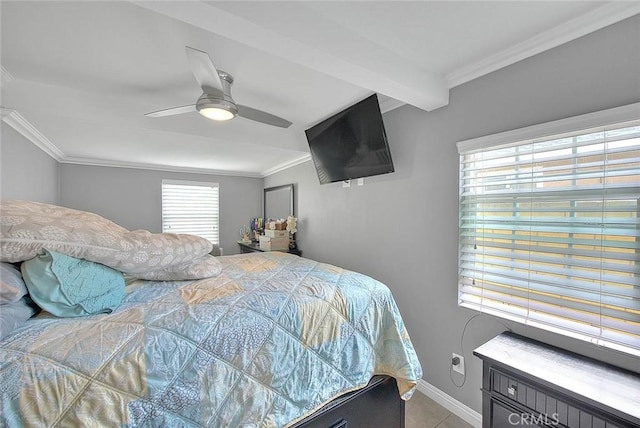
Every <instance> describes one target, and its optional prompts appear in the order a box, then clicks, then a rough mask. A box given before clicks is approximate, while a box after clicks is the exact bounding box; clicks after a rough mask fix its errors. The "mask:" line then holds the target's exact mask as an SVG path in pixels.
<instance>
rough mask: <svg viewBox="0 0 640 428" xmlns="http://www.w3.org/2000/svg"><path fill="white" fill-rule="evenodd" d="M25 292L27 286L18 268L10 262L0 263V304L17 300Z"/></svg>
mask: <svg viewBox="0 0 640 428" xmlns="http://www.w3.org/2000/svg"><path fill="white" fill-rule="evenodd" d="M25 294H27V286H26V285H25V283H24V280H23V279H22V273H21V272H20V269H18V268H17V267H15V266H14V265H12V264H11V263H0V304H2V305H6V304H8V303H14V302H17V301H18V300H20V298H22V296H24V295H25Z"/></svg>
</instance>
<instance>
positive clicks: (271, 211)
mask: <svg viewBox="0 0 640 428" xmlns="http://www.w3.org/2000/svg"><path fill="white" fill-rule="evenodd" d="M290 215H291V216H294V217H295V215H296V213H295V210H294V208H293V184H285V185H282V186H276V187H268V188H266V189H264V219H265V221H266V220H268V219H280V218H285V219H286V218H287V217H288V216H290Z"/></svg>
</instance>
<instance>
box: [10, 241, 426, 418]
mask: <svg viewBox="0 0 640 428" xmlns="http://www.w3.org/2000/svg"><path fill="white" fill-rule="evenodd" d="M218 259H219V261H220V262H221V264H222V266H223V269H222V273H221V274H220V275H219V276H217V277H215V278H210V279H204V280H198V281H173V282H172V281H157V282H153V281H135V282H133V283H131V284H130V285H128V286H127V293H126V296H125V298H124V300H123V303H122V304H121V305H120V307H119V308H118V309H117V310H116V311H114V312H113V313H111V314H100V315H93V316H87V317H82V318H79V319H69V318H56V317H54V316H52V315H50V314H47V313H41V314H40V315H38V316H37V317H35V318H32V319H31V320H29V321H28V322H27V323H25V324H24V326H23V327H21V328H19V329H18V330H16V331H14V332H13V333H12V334H10V335H9V336H8V337H6V338H5V339H4V340H2V341H1V342H0V393H1V394H2V408H1V409H0V410H1V416H0V423H1V425H2V426H8V427H14V426H16V427H17V426H38V427H42V426H54V425H55V426H73V427H78V426H127V427H138V426H158V427H168V426H171V427H233V426H243V427H281V426H287V425H290V424H292V423H294V422H296V421H298V420H300V419H302V418H304V417H305V416H307V415H309V414H311V413H313V412H314V411H315V410H316V409H319V408H320V407H322V406H323V405H324V404H326V403H327V402H328V401H329V400H331V399H333V398H335V397H338V396H340V395H341V394H344V393H346V392H349V391H353V390H356V389H358V388H361V387H363V386H365V385H367V383H368V381H369V379H370V378H371V377H372V376H373V375H376V374H384V375H389V376H393V377H395V378H396V379H397V383H398V389H399V391H398V393H399V394H400V395H401V396H402V397H403V398H405V399H407V398H409V397H410V396H411V394H412V393H413V391H414V389H415V386H416V384H417V381H418V380H419V379H420V378H421V376H422V369H421V367H420V364H419V362H418V359H417V357H416V353H415V351H414V348H413V346H412V344H411V341H410V338H409V336H408V334H407V331H406V328H405V326H404V324H403V321H402V318H401V316H400V313H399V311H398V308H397V306H396V303H395V302H394V300H393V297H392V295H391V292H390V291H389V288H387V287H386V286H385V285H384V284H382V283H380V282H378V281H376V280H374V279H372V278H370V277H368V276H365V275H362V274H359V273H356V272H352V271H348V270H344V269H341V268H338V267H336V266H332V265H328V264H323V263H319V262H316V261H313V260H309V259H304V258H300V257H297V256H294V255H290V254H286V253H279V252H269V253H251V254H242V255H235V256H225V257H218Z"/></svg>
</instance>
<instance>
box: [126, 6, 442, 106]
mask: <svg viewBox="0 0 640 428" xmlns="http://www.w3.org/2000/svg"><path fill="white" fill-rule="evenodd" d="M132 3H133V4H135V5H137V6H140V7H143V8H145V9H148V10H152V11H154V12H157V13H160V14H162V15H165V16H168V17H170V18H173V19H176V20H179V21H182V22H185V23H188V24H190V25H193V26H196V27H198V28H201V29H203V30H206V31H209V32H211V33H214V34H217V35H220V36H223V37H226V38H229V39H232V40H235V41H237V42H239V43H242V44H245V45H247V46H250V47H253V48H255V49H258V50H261V51H263V52H267V53H269V54H272V55H275V56H278V57H280V58H283V59H285V60H287V61H289V62H292V63H295V64H298V65H302V66H304V67H307V68H310V69H312V70H316V71H318V72H321V73H324V74H327V75H330V76H332V77H334V78H337V79H341V80H344V81H346V82H349V83H351V84H353V85H356V86H359V87H362V88H365V89H368V90H371V91H373V92H377V93H380V94H384V95H386V96H388V97H391V98H395V99H396V100H399V101H402V102H404V103H407V104H410V105H413V106H415V107H418V108H420V109H423V110H426V111H430V110H434V109H437V108H440V107H443V106H446V105H447V104H448V103H449V89H448V87H447V85H446V82H445V79H444V77H443V76H439V75H435V74H433V73H428V72H423V71H413V72H411V73H405V74H404V75H403V76H402V79H399V78H398V77H397V76H395V75H388V74H382V73H381V72H380V70H379V69H374V67H364V66H362V65H359V64H356V63H355V62H354V61H349V60H346V59H344V58H340V57H337V56H335V55H332V54H331V53H328V52H325V51H322V50H319V49H317V48H315V47H313V46H310V45H308V44H305V43H302V42H300V41H298V40H294V39H293V38H290V37H286V36H284V35H282V34H279V33H277V32H275V31H273V30H271V29H269V28H266V27H264V26H261V25H258V24H256V23H254V22H251V21H249V20H247V19H245V18H242V17H240V16H237V15H234V14H232V13H229V12H227V11H225V10H222V9H220V8H217V7H216V6H215V2H213V3H204V2H200V1H189V2H165V1H162V2H149V1H132ZM381 68H382V67H381Z"/></svg>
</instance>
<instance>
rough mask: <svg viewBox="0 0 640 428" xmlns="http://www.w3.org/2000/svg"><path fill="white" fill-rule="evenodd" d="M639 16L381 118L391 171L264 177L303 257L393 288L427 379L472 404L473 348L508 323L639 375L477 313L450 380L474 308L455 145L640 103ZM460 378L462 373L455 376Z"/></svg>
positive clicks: (475, 382)
mask: <svg viewBox="0 0 640 428" xmlns="http://www.w3.org/2000/svg"><path fill="white" fill-rule="evenodd" d="M639 53H640V16H636V17H634V18H631V19H628V20H626V21H623V22H621V23H618V24H616V25H615V26H612V27H608V28H605V29H603V30H600V31H598V32H596V33H593V34H590V35H588V36H585V37H583V38H581V39H578V40H575V41H573V42H571V43H568V44H566V45H563V46H560V47H558V48H556V49H553V50H551V51H548V52H545V53H542V54H539V55H537V56H535V57H532V58H529V59H527V60H523V61H521V62H519V63H517V64H514V65H512V66H510V67H507V68H505V69H502V70H499V71H497V72H494V73H491V74H489V75H486V76H484V77H482V78H479V79H476V80H474V81H471V82H469V83H467V84H464V85H461V86H459V87H456V88H454V89H453V90H452V91H451V98H450V104H449V105H448V106H447V107H444V108H441V109H438V110H436V111H433V112H429V113H427V112H424V111H420V110H418V109H415V108H412V107H410V106H405V107H401V108H399V109H396V110H393V111H391V112H389V113H387V114H386V115H385V117H384V121H385V126H386V130H387V135H388V139H389V144H390V147H391V151H392V156H393V160H394V164H395V168H396V172H395V173H393V174H390V175H384V176H378V177H373V178H365V185H364V186H363V187H358V186H355V183H352V187H350V188H346V189H345V188H342V186H341V184H329V185H322V186H321V185H319V184H318V179H317V177H316V174H315V170H314V168H313V164H312V163H311V162H306V163H304V164H301V165H298V166H296V167H294V168H290V169H288V170H286V171H283V172H280V173H277V174H274V175H271V176H269V177H266V178H265V186H266V187H268V186H275V185H279V184H285V183H295V185H296V199H297V208H296V213H297V215H298V217H299V227H298V236H297V238H298V243H299V247H300V249H301V250H302V251H303V252H304V256H306V257H309V258H313V259H317V260H320V261H326V262H329V263H333V264H337V265H340V266H343V267H346V268H350V269H354V270H358V271H361V272H364V273H366V274H368V275H371V276H373V277H375V278H377V279H380V280H382V281H383V282H385V283H386V284H387V285H388V286H389V287H390V288H391V290H392V292H393V294H394V296H395V298H396V300H397V302H398V305H399V307H400V310H401V312H402V315H403V317H404V320H405V322H406V325H407V328H408V330H409V333H410V335H411V337H412V340H413V343H414V345H415V346H416V350H417V352H418V355H419V358H420V361H421V363H422V365H423V369H424V377H423V378H424V380H426V381H427V382H429V383H431V384H433V385H434V386H436V387H437V388H439V389H441V390H442V391H444V392H446V393H447V394H449V395H451V396H452V397H454V398H456V399H457V400H459V401H461V402H463V403H464V404H466V405H468V406H470V407H471V408H473V409H474V410H476V411H478V412H480V411H481V393H480V386H481V365H480V362H479V360H478V359H477V358H475V357H473V356H472V350H473V349H474V348H475V347H477V346H478V345H480V344H481V343H483V342H485V341H486V340H488V339H489V338H491V337H493V336H494V335H495V334H497V333H498V332H500V331H503V330H504V329H505V326H507V327H510V328H513V330H514V331H516V332H517V333H520V334H523V335H526V336H529V337H532V338H534V339H538V340H543V341H545V342H548V343H551V344H554V345H556V346H560V347H563V348H567V349H570V350H573V351H575V352H579V353H582V354H585V355H588V356H591V357H594V358H597V359H600V360H603V361H607V362H610V363H613V364H617V365H620V366H623V367H626V368H629V369H632V370H636V371H640V363H639V360H638V359H637V358H632V357H630V356H628V355H625V354H621V353H616V352H613V351H609V350H603V349H599V348H597V347H595V346H592V345H589V344H586V343H583V342H579V341H576V340H573V339H568V338H565V337H563V336H559V335H556V334H552V333H547V332H543V331H540V330H537V329H533V328H529V327H524V326H521V325H518V324H513V323H508V322H506V321H505V322H502V321H500V320H499V319H497V318H493V317H491V316H486V315H482V316H480V317H476V318H474V319H473V320H471V322H469V325H468V327H467V330H466V334H465V335H464V355H465V357H466V360H467V379H466V382H465V384H464V386H463V387H462V388H457V387H456V386H454V384H453V382H452V380H451V378H450V371H449V364H450V361H451V353H452V352H456V353H460V352H461V333H462V331H463V328H464V326H465V324H466V322H467V321H468V320H470V319H471V317H473V316H474V315H475V314H476V313H475V312H473V311H470V310H466V309H462V308H459V307H458V306H457V248H458V153H457V150H456V146H455V143H456V142H457V141H460V140H465V139H469V138H473V137H479V136H483V135H487V134H493V133H497V132H501V131H506V130H511V129H517V128H521V127H525V126H529V125H534V124H538V123H543V122H548V121H552V120H555V119H561V118H565V117H570V116H574V115H579V114H583V113H587V112H592V111H598V110H603V109H607V108H612V107H616V106H621V105H625V104H630V103H634V102H639V101H640V77H639V76H640V55H639ZM453 379H454V380H455V382H456V383H458V384H460V383H461V382H462V378H461V377H460V376H459V375H457V374H454V377H453Z"/></svg>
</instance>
